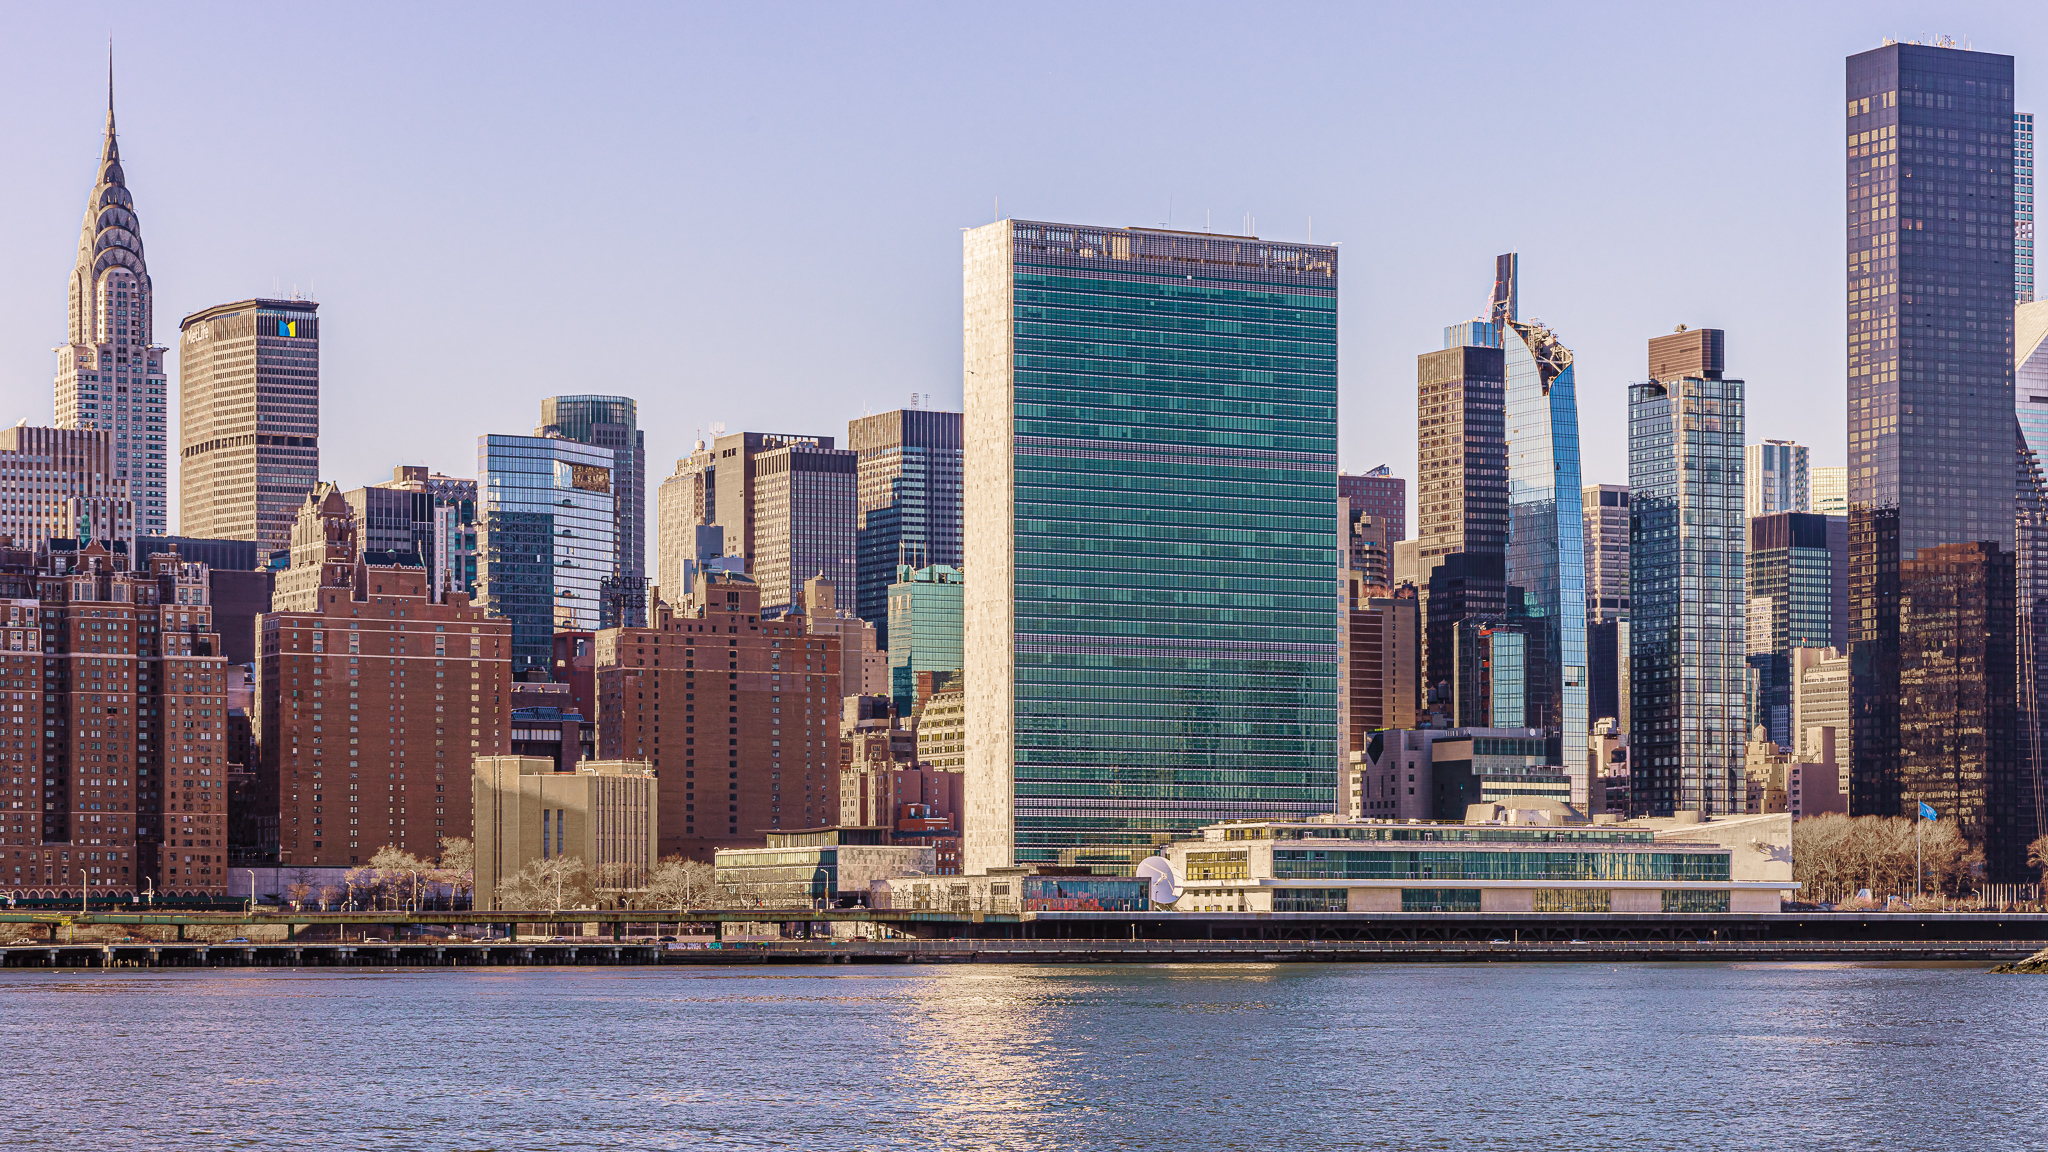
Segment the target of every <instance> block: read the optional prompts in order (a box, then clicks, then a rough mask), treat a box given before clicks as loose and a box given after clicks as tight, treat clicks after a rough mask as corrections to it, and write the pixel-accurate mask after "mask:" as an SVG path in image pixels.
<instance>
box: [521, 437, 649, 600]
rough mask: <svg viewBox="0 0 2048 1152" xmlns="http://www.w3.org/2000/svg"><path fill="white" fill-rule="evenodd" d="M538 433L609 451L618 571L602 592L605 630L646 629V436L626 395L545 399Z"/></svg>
mask: <svg viewBox="0 0 2048 1152" xmlns="http://www.w3.org/2000/svg"><path fill="white" fill-rule="evenodd" d="M540 422H541V427H542V428H543V429H546V428H553V429H555V431H557V432H559V433H561V434H562V435H563V436H565V437H567V438H569V439H571V440H574V441H576V442H577V443H579V444H589V445H591V446H593V447H597V448H609V449H611V452H612V460H613V461H614V464H613V467H612V484H613V485H614V490H613V492H612V496H613V497H614V500H615V503H614V505H613V510H614V514H615V515H616V516H617V520H618V522H617V531H616V533H615V538H616V539H617V540H618V571H617V572H615V573H614V574H613V576H612V583H611V585H610V586H609V587H608V588H606V589H605V591H604V595H603V600H604V613H603V620H604V627H606V628H618V627H626V628H644V627H646V626H647V595H646V587H647V434H646V433H644V432H642V431H641V430H640V418H639V405H637V404H635V403H634V402H633V400H632V398H631V397H627V396H550V397H548V398H547V399H545V400H542V401H541V402H540Z"/></svg>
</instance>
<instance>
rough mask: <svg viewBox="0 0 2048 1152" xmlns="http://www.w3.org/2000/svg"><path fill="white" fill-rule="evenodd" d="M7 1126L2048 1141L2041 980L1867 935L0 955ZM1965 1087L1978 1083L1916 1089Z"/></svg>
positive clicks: (903, 1139) (1818, 1144)
mask: <svg viewBox="0 0 2048 1152" xmlns="http://www.w3.org/2000/svg"><path fill="white" fill-rule="evenodd" d="M0 993H6V994H8V997H7V999H6V1000H5V1001H0V1002H4V1003H6V1004H7V1005H8V1006H9V1007H10V1008H12V1009H14V1010H13V1011H11V1012H9V1013H6V1014H4V1015H0V1020H4V1023H0V1029H4V1030H5V1033H6V1039H7V1040H8V1041H9V1042H10V1043H9V1049H10V1050H11V1051H13V1052H16V1053H30V1052H33V1053H40V1054H44V1056H43V1057H41V1058H38V1059H36V1060H18V1061H15V1062H13V1063H11V1064H10V1066H9V1071H8V1073H7V1077H6V1079H7V1097H6V1098H7V1099H8V1101H9V1106H10V1107H9V1111H10V1113H11V1116H10V1118H11V1119H12V1120H14V1121H15V1123H14V1124H12V1125H11V1126H10V1139H9V1146H10V1147H13V1148H97V1147H106V1148H117V1147H118V1148H126V1147H221V1148H256V1147H262V1148H273V1147H296V1148H307V1147H316V1148H357V1147H366V1146H390V1147H403V1148H450V1149H454V1148H518V1149H556V1148H562V1149H567V1148H611V1147H616V1148H678V1149H681V1148H762V1147H775V1148H805V1149H809V1148H945V1149H949V1150H951V1149H983V1148H987V1149H1007V1148H1029V1149H1066V1148H1074V1149H1084V1148H1105V1149H1149V1148H1173V1149H1212V1148H1214V1149H1261V1150H1266V1149H1281V1148H1285V1149H1314V1148H1373V1149H1379V1148H1386V1149H1394V1148H1415V1147H1425V1148H1428V1147H1442V1148H1467V1147H1474V1148H1489V1149H1492V1148H1570V1149H1579V1148H1585V1149H1608V1148H1612V1149H1623V1148H1627V1149H1639V1148H1680V1147H1700V1146H1716V1147H1719V1146H1730V1147H1745V1148H1781V1147H1803V1148H1874V1147H1882V1148H1930V1149H1932V1148H1952V1147H1973V1148H1988V1147H2014V1148H2021V1147H2033V1146H2037V1145H2038V1144H2039V1142H2040V1140H2041V1133H2042V1132H2044V1131H2048V1087H2044V1085H2043V1082H2042V1079H2041V1077H2040V1076H2039V1075H2038V1071H2037V1069H2038V1067H2039V1059H2040V1051H2041V1048H2040V1043H2041V1042H2040V1040H2039V1037H2041V1036H2042V1035H2043V1034H2044V1028H2043V1026H2044V1024H2048V980H2040V979H2032V980H2030V979H2028V978H2023V977H1996V976H1990V975H1988V974H1986V973H1984V972H1982V971H1981V970H1978V969H1971V968H1957V967H1949V968H1878V967H1857V966H1851V965H1814V964H1799V965H1760V964H1744V965H1728V966H1711V965H1698V966H1688V965H1675V964H1674V965H1638V966H1625V967H1609V966H1604V965H1602V966H1594V965H1585V966H1579V965H1537V964H1511V965H1471V966H1457V967H1432V966H1427V965H1314V966H1310V965H1258V966H1231V965H1170V966H1160V967H1075V968H1058V967H1023V966H1016V967H1011V966H936V967H909V968H905V967H873V968H863V967H850V968H835V969H831V970H829V971H821V970H819V969H796V968H791V969H763V968H750V969H737V970H734V969H711V968H688V969H653V968H611V969H586V968H577V969H568V968H561V969H547V968H536V969H501V970H496V971H491V972H465V971H459V970H449V971H395V972H375V973H372V972H320V971H291V970H278V971H261V970H258V971H246V970H245V971H239V972H231V973H229V972H203V971H195V972H180V971H166V972H145V973H140V974H138V973H136V972H134V971H125V972H121V973H118V974H116V973H108V974H106V975H105V976H101V975H99V974H97V973H91V972H77V971H70V972H50V973H44V972H40V971H33V970H9V971H0ZM1944 1083H1946V1084H1958V1083H1968V1084H1970V1085H1971V1089H1970V1095H1971V1097H1972V1099H1973V1101H1982V1102H1988V1103H1978V1104H1973V1106H1972V1107H1971V1108H1970V1109H1960V1110H1958V1109H1942V1108H1930V1107H1928V1106H1927V1099H1928V1097H1927V1091H1928V1086H1929V1085H1933V1084H1944Z"/></svg>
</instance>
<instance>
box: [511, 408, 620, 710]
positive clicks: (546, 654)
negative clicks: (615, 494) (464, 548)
mask: <svg viewBox="0 0 2048 1152" xmlns="http://www.w3.org/2000/svg"><path fill="white" fill-rule="evenodd" d="M476 449H477V451H476V456H477V460H476V472H477V488H478V492H477V497H478V501H479V503H480V504H481V505H482V507H481V508H479V509H478V519H479V520H480V521H482V527H483V531H482V533H481V534H480V536H479V538H478V540H477V553H478V563H477V595H478V598H479V599H481V600H482V602H483V603H484V604H485V605H486V606H487V607H488V608H489V611H490V614H491V615H492V616H496V617H500V618H502V619H506V620H510V621H511V622H512V676H513V679H515V680H547V679H550V678H551V677H550V672H551V671H552V668H553V661H554V643H555V633H556V632H557V631H572V632H592V631H596V630H597V629H598V628H599V627H601V626H602V621H601V617H602V613H603V601H602V597H603V593H604V586H605V582H606V580H607V579H608V578H609V577H610V576H611V575H612V573H613V571H614V569H615V568H616V567H617V564H618V551H617V543H616V535H615V533H616V532H617V530H618V529H617V521H616V519H615V518H614V513H613V509H612V452H611V449H609V448H599V447H596V446H595V445H590V444H583V443H579V442H577V441H575V440H568V439H563V438H561V437H555V436H480V437H478V438H477V445H476Z"/></svg>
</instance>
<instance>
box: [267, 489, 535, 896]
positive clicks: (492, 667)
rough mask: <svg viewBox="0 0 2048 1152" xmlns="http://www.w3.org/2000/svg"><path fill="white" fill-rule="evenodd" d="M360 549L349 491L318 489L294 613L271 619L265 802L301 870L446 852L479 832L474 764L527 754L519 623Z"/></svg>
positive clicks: (296, 564)
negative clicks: (519, 709)
mask: <svg viewBox="0 0 2048 1152" xmlns="http://www.w3.org/2000/svg"><path fill="white" fill-rule="evenodd" d="M356 541H357V536H356V524H355V520H354V516H353V512H352V510H351V509H350V508H349V506H348V503H347V502H346V501H345V500H343V499H342V497H341V494H340V493H339V492H338V491H337V490H336V489H335V488H334V486H333V485H331V484H323V485H321V486H320V487H319V488H316V489H314V491H313V492H312V493H311V494H309V495H308V497H307V500H306V503H305V504H304V505H303V506H301V508H300V510H299V518H298V522H297V524H296V525H295V526H294V528H293V543H292V567H291V569H290V570H289V571H286V572H282V573H279V577H278V588H279V604H280V607H288V608H289V609H290V610H286V611H276V612H270V613H266V614H265V615H263V616H262V617H260V618H259V619H258V621H257V630H258V635H259V637H260V645H259V649H260V650H259V654H258V669H257V694H258V698H259V699H258V705H257V710H256V716H255V717H254V725H253V726H254V731H255V737H256V741H257V745H258V747H259V749H260V759H259V765H258V767H257V777H258V779H257V782H256V784H257V794H258V796H259V797H260V803H262V804H263V805H264V806H265V807H266V809H267V810H269V811H273V812H275V813H276V814H277V820H276V828H277V831H276V836H277V843H276V845H275V850H276V859H277V862H278V863H279V864H280V865H283V866H287V867H289V866H292V865H303V866H313V867H318V866H325V867H347V866H349V865H351V864H361V863H366V862H368V861H369V859H370V857H372V856H374V855H375V854H376V852H377V850H378V849H379V848H383V847H385V846H387V845H389V846H392V847H396V848H401V849H404V850H405V851H407V852H411V853H413V854H414V855H416V856H420V857H422V858H432V857H435V856H438V855H440V851H441V841H442V839H444V838H450V837H458V836H459V837H468V836H470V835H471V831H472V829H471V808H470V799H471V797H470V788H471V783H470V782H471V767H470V766H471V761H472V760H473V759H474V758H475V757H477V756H500V755H504V754H506V753H507V752H509V751H510V750H511V725H510V722H509V721H510V715H511V703H510V700H511V696H510V692H511V669H512V657H511V646H512V626H511V624H510V623H509V622H508V621H505V620H494V619H490V618H487V617H486V616H485V615H484V611H483V608H482V606H481V605H473V604H471V603H470V599H469V596H468V595H467V594H465V593H461V592H442V593H440V594H439V596H438V597H437V596H436V594H435V591H434V589H433V588H432V587H431V584H430V580H429V576H428V572H427V570H426V569H424V568H415V567H384V566H372V565H368V564H365V563H363V562H362V559H361V555H360V552H359V550H358V548H357V544H356ZM287 597H289V598H287Z"/></svg>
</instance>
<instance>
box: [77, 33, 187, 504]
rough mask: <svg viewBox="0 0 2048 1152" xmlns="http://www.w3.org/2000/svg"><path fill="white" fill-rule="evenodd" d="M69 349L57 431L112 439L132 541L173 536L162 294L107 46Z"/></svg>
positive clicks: (110, 53) (79, 234) (116, 469)
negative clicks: (159, 320)
mask: <svg viewBox="0 0 2048 1152" xmlns="http://www.w3.org/2000/svg"><path fill="white" fill-rule="evenodd" d="M68 297H69V299H68V301H67V302H68V304H69V317H68V320H69V323H68V325H67V327H68V332H67V333H66V336H67V339H66V342H65V343H64V344H62V345H60V346H59V347H58V348H57V357H58V363H57V382H56V384H57V426H58V427H60V428H89V429H96V430H100V431H104V432H107V433H109V434H110V436H111V438H112V440H113V447H114V467H115V472H116V478H117V479H122V480H126V481H127V482H128V488H129V495H130V498H131V499H132V500H133V501H134V509H135V518H134V522H133V524H132V525H130V528H129V532H128V533H127V534H128V535H137V534H140V535H156V536H161V535H168V534H169V532H170V522H169V517H168V507H169V502H168V499H167V496H166V493H165V486H164V478H165V471H166V469H165V460H164V457H165V450H164V443H165V428H166V425H167V420H166V417H165V412H166V409H167V408H168V405H167V404H166V403H165V395H164V392H165V384H164V372H163V359H164V357H163V354H164V349H163V348H162V347H160V346H157V345H155V344H153V343H151V340H150V334H151V330H152V327H153V324H152V321H153V319H154V317H153V315H152V313H153V308H154V303H155V300H154V297H155V292H154V290H153V289H152V286H151V283H150V278H149V264H148V261H147V259H146V258H145V256H144V254H143V247H142V222H141V221H140V220H139V219H137V217H136V215H135V198H134V197H133V196H131V195H130V194H129V192H128V176H127V173H126V172H125V171H123V170H122V167H121V146H120V142H119V140H118V138H117V136H116V133H115V130H114V53H113V45H112V44H111V43H110V44H108V46H107V128H106V136H105V139H104V140H102V142H101V144H100V162H99V170H98V175H97V177H96V178H95V179H94V181H93V188H92V194H91V195H90V196H88V197H87V198H86V202H85V219H84V222H83V223H81V224H80V225H79V231H78V259H77V261H76V263H75V264H74V265H73V266H72V269H71V282H70V285H69V292H68Z"/></svg>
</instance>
